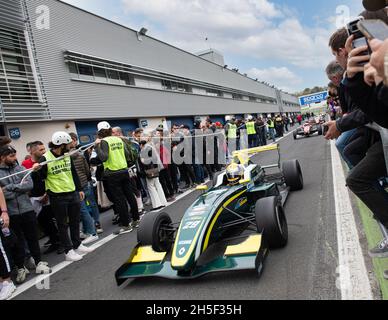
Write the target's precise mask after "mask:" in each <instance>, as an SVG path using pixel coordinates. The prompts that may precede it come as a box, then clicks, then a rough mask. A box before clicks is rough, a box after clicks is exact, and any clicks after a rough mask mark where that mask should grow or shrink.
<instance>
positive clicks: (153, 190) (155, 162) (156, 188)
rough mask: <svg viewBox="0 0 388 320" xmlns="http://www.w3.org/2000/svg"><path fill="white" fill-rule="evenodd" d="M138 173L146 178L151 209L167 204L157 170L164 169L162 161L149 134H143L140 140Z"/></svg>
mask: <svg viewBox="0 0 388 320" xmlns="http://www.w3.org/2000/svg"><path fill="white" fill-rule="evenodd" d="M140 148H141V151H140V161H139V166H140V170H141V171H140V174H141V175H142V176H144V177H145V178H146V181H147V188H148V192H149V194H150V197H151V203H152V208H153V210H158V209H161V208H164V207H166V206H167V200H166V196H165V195H164V191H163V188H162V185H161V184H160V181H159V172H160V171H161V170H163V169H164V167H163V164H162V161H161V160H160V157H159V154H158V153H157V151H156V149H155V147H154V146H153V145H152V143H151V138H150V136H149V135H146V134H144V135H143V136H142V138H141V141H140Z"/></svg>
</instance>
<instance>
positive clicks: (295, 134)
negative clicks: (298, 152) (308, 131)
mask: <svg viewBox="0 0 388 320" xmlns="http://www.w3.org/2000/svg"><path fill="white" fill-rule="evenodd" d="M297 139H298V132H296V131H294V140H297Z"/></svg>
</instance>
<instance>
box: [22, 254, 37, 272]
mask: <svg viewBox="0 0 388 320" xmlns="http://www.w3.org/2000/svg"><path fill="white" fill-rule="evenodd" d="M24 265H25V267H26V268H27V269H28V270H35V269H36V264H35V260H34V258H33V257H29V258H28V259H26V261H25V262H24Z"/></svg>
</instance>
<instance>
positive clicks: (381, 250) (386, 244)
mask: <svg viewBox="0 0 388 320" xmlns="http://www.w3.org/2000/svg"><path fill="white" fill-rule="evenodd" d="M369 256H370V257H371V258H388V239H384V240H383V241H381V243H380V244H379V245H377V247H376V248H374V249H371V250H369Z"/></svg>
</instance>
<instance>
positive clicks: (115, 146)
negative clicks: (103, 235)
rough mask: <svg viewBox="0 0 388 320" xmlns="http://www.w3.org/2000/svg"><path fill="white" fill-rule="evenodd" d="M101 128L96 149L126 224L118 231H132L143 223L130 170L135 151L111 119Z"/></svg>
mask: <svg viewBox="0 0 388 320" xmlns="http://www.w3.org/2000/svg"><path fill="white" fill-rule="evenodd" d="M97 129H98V137H99V138H98V139H97V140H96V153H97V156H98V158H99V159H100V161H101V162H102V163H103V166H104V175H103V179H104V180H105V181H106V186H107V188H108V189H109V192H110V194H111V197H112V201H113V204H114V206H115V209H116V211H117V213H118V215H119V217H120V223H121V224H122V227H120V228H119V229H118V230H117V231H116V232H114V234H116V235H121V234H125V233H129V232H131V231H132V230H133V229H134V228H137V227H138V226H139V221H140V217H139V208H138V205H137V201H136V197H135V194H134V192H133V191H132V189H131V181H130V177H129V172H128V161H130V160H131V153H130V150H128V147H127V145H126V144H125V143H124V142H123V140H122V139H121V138H119V137H115V136H113V133H112V127H111V126H110V124H109V123H108V122H106V121H103V122H100V123H99V124H98V126H97ZM128 203H129V205H130V207H131V214H132V222H131V221H130V220H131V218H130V216H129V213H128Z"/></svg>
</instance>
